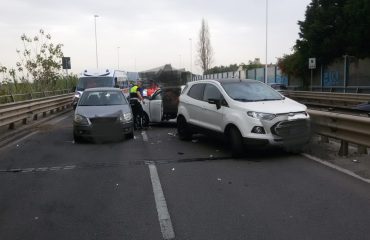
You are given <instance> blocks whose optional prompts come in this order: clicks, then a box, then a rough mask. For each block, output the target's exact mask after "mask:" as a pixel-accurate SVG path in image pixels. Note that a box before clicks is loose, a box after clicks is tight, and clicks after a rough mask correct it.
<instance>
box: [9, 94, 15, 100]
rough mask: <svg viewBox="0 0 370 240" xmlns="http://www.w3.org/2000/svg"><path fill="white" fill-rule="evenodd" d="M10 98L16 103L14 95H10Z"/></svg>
mask: <svg viewBox="0 0 370 240" xmlns="http://www.w3.org/2000/svg"><path fill="white" fill-rule="evenodd" d="M10 97H11V98H12V102H15V98H14V96H13V94H10Z"/></svg>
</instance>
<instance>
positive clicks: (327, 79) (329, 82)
mask: <svg viewBox="0 0 370 240" xmlns="http://www.w3.org/2000/svg"><path fill="white" fill-rule="evenodd" d="M322 80H323V85H324V86H339V85H341V84H343V80H341V79H339V72H338V71H328V72H324V74H323V78H322Z"/></svg>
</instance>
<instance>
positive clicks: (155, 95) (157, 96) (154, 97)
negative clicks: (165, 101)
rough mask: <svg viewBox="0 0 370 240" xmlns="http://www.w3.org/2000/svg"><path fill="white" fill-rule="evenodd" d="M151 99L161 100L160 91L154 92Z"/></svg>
mask: <svg viewBox="0 0 370 240" xmlns="http://www.w3.org/2000/svg"><path fill="white" fill-rule="evenodd" d="M151 100H162V91H160V92H157V93H156V94H154V95H153V96H152V98H151Z"/></svg>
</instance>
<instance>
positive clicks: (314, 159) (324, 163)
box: [302, 153, 370, 183]
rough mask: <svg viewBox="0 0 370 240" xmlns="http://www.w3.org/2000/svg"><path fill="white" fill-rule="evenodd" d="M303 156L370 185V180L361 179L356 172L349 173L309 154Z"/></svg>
mask: <svg viewBox="0 0 370 240" xmlns="http://www.w3.org/2000/svg"><path fill="white" fill-rule="evenodd" d="M302 156H304V157H306V158H308V159H310V160H313V161H315V162H318V163H321V164H323V165H325V166H327V167H330V168H333V169H335V170H337V171H339V172H342V173H344V174H347V175H349V176H351V177H354V178H356V179H359V180H361V181H364V182H366V183H370V179H367V178H363V177H361V176H359V175H357V174H355V173H354V172H351V171H349V170H347V169H344V168H341V167H339V166H336V165H334V164H332V163H329V162H326V161H324V160H321V159H320V158H317V157H314V156H311V155H309V154H307V153H302Z"/></svg>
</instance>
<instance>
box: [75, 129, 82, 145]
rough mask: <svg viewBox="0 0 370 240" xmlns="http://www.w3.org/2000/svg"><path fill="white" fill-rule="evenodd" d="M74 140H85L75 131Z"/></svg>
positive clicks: (76, 141) (77, 141) (79, 141)
mask: <svg viewBox="0 0 370 240" xmlns="http://www.w3.org/2000/svg"><path fill="white" fill-rule="evenodd" d="M73 140H74V141H75V143H81V142H82V141H83V138H82V137H81V136H79V135H77V134H76V133H75V132H74V133H73Z"/></svg>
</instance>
